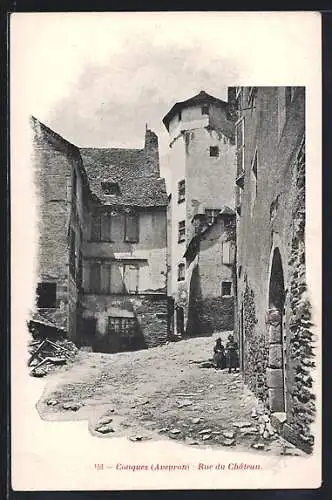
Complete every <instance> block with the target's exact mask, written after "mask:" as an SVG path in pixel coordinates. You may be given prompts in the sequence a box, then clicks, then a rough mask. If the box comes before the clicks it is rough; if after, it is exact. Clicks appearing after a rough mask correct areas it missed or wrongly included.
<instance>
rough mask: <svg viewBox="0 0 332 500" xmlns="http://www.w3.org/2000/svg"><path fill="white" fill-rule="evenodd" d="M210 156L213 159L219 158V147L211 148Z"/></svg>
mask: <svg viewBox="0 0 332 500" xmlns="http://www.w3.org/2000/svg"><path fill="white" fill-rule="evenodd" d="M210 156H213V157H218V156H219V147H218V146H210Z"/></svg>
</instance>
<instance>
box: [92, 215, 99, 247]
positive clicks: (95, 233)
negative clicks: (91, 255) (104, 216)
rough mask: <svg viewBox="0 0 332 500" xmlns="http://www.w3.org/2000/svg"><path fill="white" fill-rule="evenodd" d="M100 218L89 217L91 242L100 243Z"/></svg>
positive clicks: (97, 216)
mask: <svg viewBox="0 0 332 500" xmlns="http://www.w3.org/2000/svg"><path fill="white" fill-rule="evenodd" d="M100 222H101V221H100V216H99V215H92V217H91V240H92V241H100V237H101V224H100Z"/></svg>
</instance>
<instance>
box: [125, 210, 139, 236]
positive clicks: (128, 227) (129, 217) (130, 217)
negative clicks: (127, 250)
mask: <svg viewBox="0 0 332 500" xmlns="http://www.w3.org/2000/svg"><path fill="white" fill-rule="evenodd" d="M125 241H126V242H127V243H138V216H137V215H136V214H126V216H125Z"/></svg>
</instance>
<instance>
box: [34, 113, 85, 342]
mask: <svg viewBox="0 0 332 500" xmlns="http://www.w3.org/2000/svg"><path fill="white" fill-rule="evenodd" d="M31 126H32V130H33V146H34V148H33V164H34V180H35V185H36V191H37V192H36V194H37V200H38V204H39V206H38V227H37V229H38V235H39V236H38V237H39V241H38V258H37V269H36V272H37V280H38V284H37V294H36V308H37V310H36V312H37V311H38V317H39V318H40V317H41V318H43V319H44V320H47V321H50V322H51V323H52V324H54V325H55V326H56V327H57V328H59V329H63V330H65V331H66V332H68V335H69V336H70V337H71V338H72V339H73V340H75V341H76V340H78V338H77V323H78V314H77V311H78V308H79V304H80V300H81V294H82V251H81V248H82V240H83V228H84V205H85V203H86V200H87V197H88V187H87V176H86V173H85V170H84V167H83V164H82V159H81V155H80V152H79V149H78V148H77V147H76V146H74V145H73V144H71V143H70V142H68V141H66V140H65V139H64V138H63V137H61V136H60V135H58V134H56V133H55V132H53V130H51V129H49V128H48V127H46V126H45V125H44V124H42V123H41V122H40V121H38V120H37V119H36V118H34V117H32V118H31Z"/></svg>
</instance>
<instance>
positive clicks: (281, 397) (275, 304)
mask: <svg viewBox="0 0 332 500" xmlns="http://www.w3.org/2000/svg"><path fill="white" fill-rule="evenodd" d="M284 305H285V285H284V273H283V267H282V260H281V255H280V251H279V249H278V248H276V249H275V250H274V252H273V258H272V267H271V275H270V283H269V309H270V311H272V312H273V311H275V312H276V313H277V315H276V317H277V318H278V320H277V321H275V322H274V325H273V327H272V328H274V329H275V330H276V329H277V330H278V329H279V330H278V335H277V338H278V339H279V340H278V341H277V342H275V341H273V342H270V344H269V354H270V355H271V356H272V352H276V351H278V350H279V353H280V358H281V359H280V364H278V365H277V367H276V364H275V361H274V362H273V361H272V358H273V356H272V357H271V361H269V363H271V364H272V363H273V366H271V364H270V365H269V366H270V367H271V368H272V370H273V371H274V373H276V375H278V373H277V371H278V370H280V369H281V377H278V379H277V380H278V382H275V385H274V386H273V387H272V386H271V390H270V393H271V394H273V398H272V397H271V398H270V409H271V410H272V411H285V407H286V401H285V398H286V387H287V383H286V374H287V366H286V338H285V331H284V312H285V311H284ZM270 328H271V327H270ZM269 359H270V356H269Z"/></svg>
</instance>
